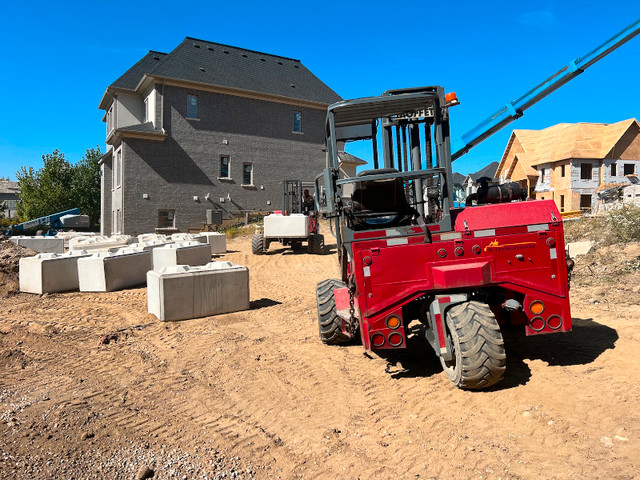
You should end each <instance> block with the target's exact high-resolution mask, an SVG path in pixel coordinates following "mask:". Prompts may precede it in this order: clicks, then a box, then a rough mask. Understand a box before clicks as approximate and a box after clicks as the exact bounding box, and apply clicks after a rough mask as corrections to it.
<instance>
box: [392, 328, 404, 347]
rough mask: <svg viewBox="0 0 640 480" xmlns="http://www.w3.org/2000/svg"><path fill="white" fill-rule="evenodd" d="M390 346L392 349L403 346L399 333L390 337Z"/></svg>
mask: <svg viewBox="0 0 640 480" xmlns="http://www.w3.org/2000/svg"><path fill="white" fill-rule="evenodd" d="M389 344H390V345H391V346H392V347H399V346H400V345H402V335H400V334H399V333H398V332H394V333H392V334H391V335H389Z"/></svg>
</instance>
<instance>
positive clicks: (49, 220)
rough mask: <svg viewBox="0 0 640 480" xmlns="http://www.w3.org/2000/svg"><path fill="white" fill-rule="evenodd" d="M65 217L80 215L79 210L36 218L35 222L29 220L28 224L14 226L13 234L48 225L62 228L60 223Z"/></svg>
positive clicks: (74, 209)
mask: <svg viewBox="0 0 640 480" xmlns="http://www.w3.org/2000/svg"><path fill="white" fill-rule="evenodd" d="M65 215H80V209H79V208H72V209H70V210H65V211H64V212H58V213H53V214H51V215H46V216H44V217H40V218H34V219H33V220H27V221H26V222H22V223H19V224H17V225H13V226H12V227H11V232H12V233H17V232H24V231H25V230H28V229H30V228H34V227H39V226H41V225H46V226H48V227H50V228H59V227H61V226H62V224H61V223H60V219H61V218H62V217H64V216H65Z"/></svg>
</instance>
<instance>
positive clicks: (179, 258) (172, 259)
mask: <svg viewBox="0 0 640 480" xmlns="http://www.w3.org/2000/svg"><path fill="white" fill-rule="evenodd" d="M210 261H211V247H210V246H209V244H208V243H200V242H197V241H192V242H179V243H172V244H169V245H165V246H164V247H159V248H155V249H153V269H154V270H160V269H161V268H164V267H171V266H174V265H206V264H207V263H209V262H210Z"/></svg>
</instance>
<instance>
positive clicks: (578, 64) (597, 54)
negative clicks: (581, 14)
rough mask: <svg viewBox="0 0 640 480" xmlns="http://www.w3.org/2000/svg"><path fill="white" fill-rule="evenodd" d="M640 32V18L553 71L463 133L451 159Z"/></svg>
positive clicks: (497, 129)
mask: <svg viewBox="0 0 640 480" xmlns="http://www.w3.org/2000/svg"><path fill="white" fill-rule="evenodd" d="M639 33H640V20H637V21H636V22H634V23H632V24H631V25H629V26H628V27H627V28H625V29H624V30H622V31H621V32H620V33H618V34H617V35H615V36H614V37H612V38H610V39H609V40H607V41H606V42H604V43H603V44H602V45H600V46H599V47H597V48H596V49H594V50H592V51H591V52H589V53H587V54H586V55H585V56H583V57H578V58H576V59H575V60H572V61H571V62H569V64H568V65H567V66H565V67H564V68H562V69H561V70H559V71H558V72H556V73H555V74H553V75H552V76H551V77H549V78H548V79H547V80H545V81H544V82H542V83H541V84H540V85H538V86H537V87H535V88H533V89H532V90H530V91H529V92H527V93H525V94H524V95H522V96H521V97H520V98H518V99H517V100H514V101H513V102H509V103H507V104H506V105H505V106H504V107H502V108H501V109H500V110H498V111H497V112H496V113H494V114H493V115H491V116H490V117H488V118H487V119H485V120H484V121H482V122H480V123H479V124H478V125H476V126H475V127H473V128H472V129H471V130H469V131H468V132H467V133H465V134H464V135H462V143H463V145H464V146H463V147H462V148H460V149H459V150H457V151H456V152H454V153H453V154H452V155H451V160H456V159H457V158H459V157H461V156H462V155H464V154H465V153H467V152H468V151H469V150H471V149H472V148H473V147H475V146H476V145H478V144H479V143H480V142H482V141H484V140H486V139H487V138H489V137H490V136H491V135H493V134H494V133H496V132H498V131H499V130H502V129H503V128H504V127H506V126H507V125H509V124H510V123H511V122H513V121H514V120H517V119H518V118H520V117H521V116H522V115H523V114H524V111H525V110H526V109H527V108H529V107H531V106H532V105H534V104H536V103H538V102H539V101H540V100H542V99H543V98H544V97H546V96H547V95H549V94H550V93H551V92H553V91H555V90H557V89H558V88H560V87H561V86H562V85H564V84H565V83H567V82H569V81H570V80H572V79H574V78H575V77H577V76H578V75H579V74H581V73H582V72H584V71H585V70H586V69H587V68H588V67H590V66H591V65H593V64H594V63H596V62H597V61H598V60H600V59H602V58H604V57H605V56H607V55H608V54H609V53H611V52H612V51H614V50H615V49H616V48H618V47H619V46H621V45H623V44H624V43H626V42H628V41H629V40H631V39H632V38H633V37H635V36H636V35H638V34H639Z"/></svg>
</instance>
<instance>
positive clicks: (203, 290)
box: [147, 262, 249, 321]
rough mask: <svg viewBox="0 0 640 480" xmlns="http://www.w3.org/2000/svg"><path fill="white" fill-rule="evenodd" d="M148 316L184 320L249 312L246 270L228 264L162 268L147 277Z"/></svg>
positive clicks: (247, 275)
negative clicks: (241, 311) (243, 311)
mask: <svg viewBox="0 0 640 480" xmlns="http://www.w3.org/2000/svg"><path fill="white" fill-rule="evenodd" d="M147 306H148V311H149V313H152V314H154V315H155V316H156V317H158V318H159V319H160V320H162V321H168V320H185V319H188V318H200V317H206V316H209V315H218V314H222V313H230V312H237V311H240V310H247V309H248V308H249V269H248V268H247V267H243V266H240V265H235V264H233V263H231V262H210V263H208V264H207V265H205V266H200V267H189V266H185V265H179V266H173V267H165V268H163V269H162V270H160V271H150V272H148V273H147Z"/></svg>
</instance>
